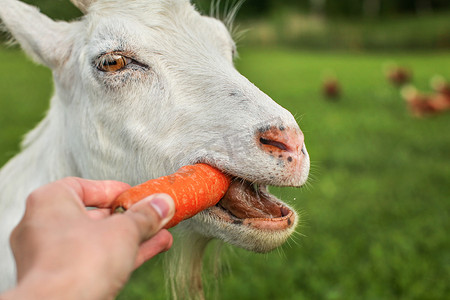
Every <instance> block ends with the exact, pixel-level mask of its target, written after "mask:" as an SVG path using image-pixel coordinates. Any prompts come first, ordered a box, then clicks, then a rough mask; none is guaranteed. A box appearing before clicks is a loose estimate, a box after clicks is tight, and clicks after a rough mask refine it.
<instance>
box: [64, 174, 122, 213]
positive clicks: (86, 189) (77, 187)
mask: <svg viewBox="0 0 450 300" xmlns="http://www.w3.org/2000/svg"><path fill="white" fill-rule="evenodd" d="M57 182H58V183H60V184H62V185H65V186H66V187H67V188H68V189H70V190H71V191H73V192H74V193H75V195H76V196H77V197H78V198H79V199H81V201H82V203H83V205H84V206H93V207H98V208H108V207H110V206H111V203H112V202H113V201H114V200H115V199H116V198H117V196H119V195H120V194H121V193H123V192H124V191H126V190H128V189H129V188H130V185H129V184H127V183H124V182H120V181H113V180H103V181H96V180H88V179H82V178H77V177H67V178H64V179H61V180H60V181H57Z"/></svg>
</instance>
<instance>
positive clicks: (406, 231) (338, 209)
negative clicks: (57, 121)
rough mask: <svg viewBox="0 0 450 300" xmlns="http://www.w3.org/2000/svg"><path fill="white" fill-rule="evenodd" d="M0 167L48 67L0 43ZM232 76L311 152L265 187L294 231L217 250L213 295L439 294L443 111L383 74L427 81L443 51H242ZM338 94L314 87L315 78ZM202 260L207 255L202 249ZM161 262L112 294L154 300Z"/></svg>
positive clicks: (448, 261)
mask: <svg viewBox="0 0 450 300" xmlns="http://www.w3.org/2000/svg"><path fill="white" fill-rule="evenodd" d="M0 55H1V56H0V57H1V59H0V61H1V63H0V140H1V144H0V164H3V163H4V162H6V160H7V159H9V158H10V157H11V156H12V155H13V154H14V153H15V152H16V151H17V150H18V147H17V144H18V143H19V141H20V136H21V135H22V134H24V133H25V132H26V131H27V130H29V129H31V128H32V126H33V125H34V124H36V122H37V121H38V120H39V119H40V118H41V117H42V116H43V113H44V111H45V109H46V107H47V105H48V104H47V103H48V98H49V96H50V95H51V79H50V75H51V74H50V72H49V71H47V70H46V69H44V68H42V67H38V66H35V65H33V64H32V63H30V62H28V61H25V60H24V57H23V55H22V54H20V52H18V51H16V50H5V49H1V50H0ZM240 56H241V58H240V59H239V60H238V61H237V66H238V68H239V69H240V71H241V72H242V73H243V74H244V75H246V76H247V77H248V78H249V79H250V80H251V81H253V82H254V83H255V84H256V85H258V86H259V87H260V88H261V89H262V90H263V91H265V92H266V93H268V94H269V95H270V96H271V97H272V98H273V99H275V100H276V101H277V102H279V103H280V104H282V105H283V106H285V107H286V108H288V109H289V110H290V111H291V112H293V113H294V114H295V115H296V117H297V119H298V121H299V123H300V126H301V128H302V129H303V131H304V133H305V136H306V143H307V146H308V150H309V153H310V155H311V158H312V171H311V173H312V174H311V180H310V183H309V185H308V187H306V188H303V189H286V188H284V189H279V188H277V189H275V188H274V189H272V191H274V192H275V193H276V194H277V195H279V196H280V197H281V198H283V199H285V200H286V201H287V202H289V203H291V204H292V205H294V206H295V207H296V208H297V209H298V210H299V211H300V214H301V218H302V221H301V225H300V226H299V228H298V234H297V235H296V236H295V237H294V238H293V239H292V240H291V241H290V242H289V243H288V244H286V245H285V246H284V247H282V248H281V249H279V250H278V251H274V252H273V253H270V254H265V255H257V254H252V253H248V252H246V251H243V250H240V249H235V248H231V247H228V246H225V247H224V251H223V252H224V264H225V265H226V266H228V267H226V268H224V271H223V274H222V278H221V279H220V281H221V289H220V293H219V295H220V297H218V298H219V299H230V300H231V299H345V300H350V299H446V297H448V295H450V283H449V278H450V238H449V233H448V231H449V229H450V215H449V214H450V114H443V115H440V116H437V117H433V118H429V119H415V118H413V117H411V116H410V114H409V112H408V111H407V109H406V107H405V104H404V102H403V101H402V100H401V98H400V96H399V93H398V90H397V89H396V88H394V87H392V86H390V85H389V84H388V83H387V82H386V80H385V78H384V75H383V65H384V64H385V63H386V62H389V61H395V62H397V63H399V64H402V65H406V66H408V67H409V68H411V69H412V70H413V71H414V84H415V85H417V86H418V87H419V88H421V89H427V88H428V80H429V78H430V77H431V76H432V75H434V74H435V73H440V74H442V75H444V76H445V77H446V78H447V79H450V54H448V53H435V52H429V53H414V54H410V53H397V54H395V55H388V54H364V53H351V54H349V53H328V52H321V53H310V52H295V51H292V50H285V49H268V50H262V49H256V48H247V49H242V50H241V54H240ZM328 72H332V73H334V74H335V75H336V76H337V77H338V78H339V79H340V81H341V84H342V86H343V96H342V97H341V99H340V100H339V101H338V102H333V103H331V102H328V101H326V100H324V99H323V97H322V96H321V94H320V83H321V80H322V77H323V74H325V73H328ZM210 256H212V253H210ZM161 274H162V263H161V260H160V259H155V260H153V261H151V262H149V263H147V264H145V265H144V266H143V267H142V268H141V269H139V270H137V271H136V272H135V273H134V274H133V276H132V279H131V281H130V283H129V284H128V285H127V286H126V287H125V289H124V291H123V292H122V293H121V294H120V295H119V299H150V298H151V299H165V292H164V283H163V280H162V278H161Z"/></svg>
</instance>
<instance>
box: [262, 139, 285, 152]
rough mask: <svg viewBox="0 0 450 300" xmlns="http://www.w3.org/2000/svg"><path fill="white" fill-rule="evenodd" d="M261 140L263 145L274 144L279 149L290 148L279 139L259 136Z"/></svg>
mask: <svg viewBox="0 0 450 300" xmlns="http://www.w3.org/2000/svg"><path fill="white" fill-rule="evenodd" d="M259 141H260V143H261V144H263V145H270V146H274V147H276V148H278V149H280V150H282V151H287V150H288V147H287V146H286V145H285V144H283V143H281V142H277V141H274V140H268V139H265V138H259Z"/></svg>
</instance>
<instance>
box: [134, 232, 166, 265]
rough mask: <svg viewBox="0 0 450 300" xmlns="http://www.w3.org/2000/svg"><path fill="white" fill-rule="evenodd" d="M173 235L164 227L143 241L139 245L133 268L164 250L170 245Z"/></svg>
mask: <svg viewBox="0 0 450 300" xmlns="http://www.w3.org/2000/svg"><path fill="white" fill-rule="evenodd" d="M172 243H173V237H172V235H171V234H170V232H169V231H167V230H166V229H162V230H160V231H159V232H158V233H157V234H156V235H155V236H154V237H152V238H151V239H149V240H148V241H145V242H144V243H142V244H141V246H140V247H139V252H138V255H137V257H136V262H135V264H134V268H135V269H137V268H139V267H140V266H141V265H142V264H143V263H144V262H146V261H147V260H149V259H151V258H152V257H154V256H155V255H157V254H159V253H161V252H165V251H167V250H169V249H170V247H172Z"/></svg>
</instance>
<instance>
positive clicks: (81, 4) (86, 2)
mask: <svg viewBox="0 0 450 300" xmlns="http://www.w3.org/2000/svg"><path fill="white" fill-rule="evenodd" d="M95 1H96V0H70V2H72V3H73V5H75V6H76V7H78V9H79V10H81V12H83V13H87V10H88V8H89V6H90V5H91V4H92V3H93V2H95Z"/></svg>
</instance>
